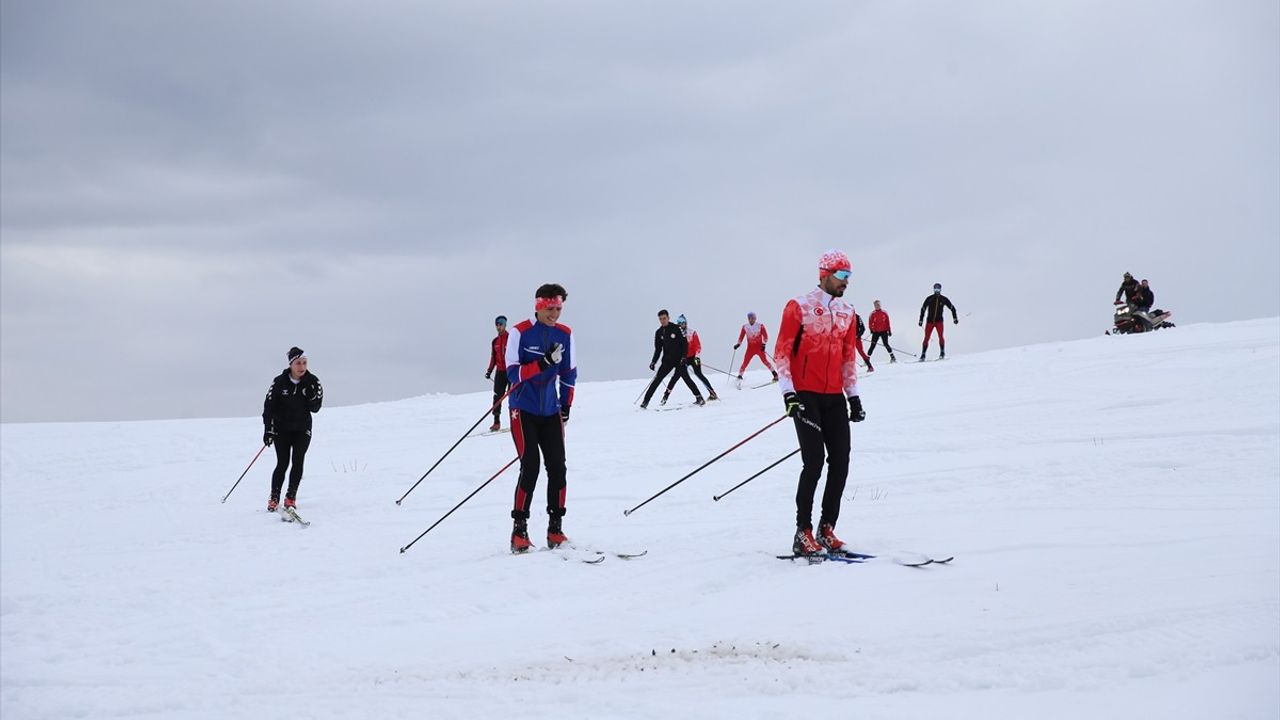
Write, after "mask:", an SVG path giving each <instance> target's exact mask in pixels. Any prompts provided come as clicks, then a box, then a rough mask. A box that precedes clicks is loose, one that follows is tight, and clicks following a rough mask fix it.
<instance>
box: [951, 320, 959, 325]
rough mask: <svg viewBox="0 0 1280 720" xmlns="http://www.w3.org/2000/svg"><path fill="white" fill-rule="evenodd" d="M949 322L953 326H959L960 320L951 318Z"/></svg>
mask: <svg viewBox="0 0 1280 720" xmlns="http://www.w3.org/2000/svg"><path fill="white" fill-rule="evenodd" d="M951 322H952V323H953V324H955V325H959V324H960V318H951Z"/></svg>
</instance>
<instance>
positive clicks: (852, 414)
mask: <svg viewBox="0 0 1280 720" xmlns="http://www.w3.org/2000/svg"><path fill="white" fill-rule="evenodd" d="M866 419H867V413H866V412H865V411H864V410H863V409H862V398H860V397H858V396H857V395H854V396H853V397H851V398H849V422H862V421H863V420H866Z"/></svg>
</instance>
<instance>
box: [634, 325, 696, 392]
mask: <svg viewBox="0 0 1280 720" xmlns="http://www.w3.org/2000/svg"><path fill="white" fill-rule="evenodd" d="M688 354H689V340H688V338H686V337H685V336H684V330H681V329H680V326H679V325H676V324H675V323H673V322H671V314H670V313H668V312H667V311H666V310H659V311H658V329H657V330H655V331H654V333H653V359H652V360H650V361H649V369H650V370H652V369H654V368H655V367H657V366H658V358H659V357H661V358H662V366H661V367H658V372H657V374H655V375H654V376H653V381H652V382H650V383H649V387H648V389H646V390H645V391H644V402H641V403H640V408H641V409H642V410H643V409H647V408H648V407H649V401H650V400H652V399H653V394H654V393H655V392H657V390H658V386H659V385H661V384H662V380H663V379H664V378H666V377H667V373H670V372H675V374H676V377H678V378H680V379H681V380H684V384H685V385H688V386H689V392H691V393H693V401H694V402H695V403H696V404H698V405H706V404H707V401H706V400H703V399H702V393H700V392H698V386H697V385H694V384H693V381H692V380H690V379H689V373H688V372H685V364H684V360H685V358H686V357H687V356H688Z"/></svg>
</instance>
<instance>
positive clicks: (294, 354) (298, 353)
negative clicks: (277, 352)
mask: <svg viewBox="0 0 1280 720" xmlns="http://www.w3.org/2000/svg"><path fill="white" fill-rule="evenodd" d="M305 354H306V353H304V352H303V351H302V348H300V347H298V346H296V345H295V346H293V347H291V348H289V364H290V365H292V364H293V361H294V360H297V359H298V358H300V357H302V356H303V355H305Z"/></svg>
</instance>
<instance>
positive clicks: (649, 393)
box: [643, 360, 702, 405]
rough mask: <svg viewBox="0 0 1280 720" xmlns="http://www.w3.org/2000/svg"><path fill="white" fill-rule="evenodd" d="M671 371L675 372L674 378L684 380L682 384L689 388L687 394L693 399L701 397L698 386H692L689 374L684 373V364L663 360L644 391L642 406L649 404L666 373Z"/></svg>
mask: <svg viewBox="0 0 1280 720" xmlns="http://www.w3.org/2000/svg"><path fill="white" fill-rule="evenodd" d="M672 370H675V371H676V378H679V379H681V380H684V384H685V385H688V386H689V392H691V393H693V396H694V397H702V393H700V392H698V386H697V385H694V384H693V381H692V380H690V379H689V373H687V372H685V369H684V363H680V362H673V363H669V362H667V361H666V360H663V361H662V365H660V366H658V374H657V375H654V376H653V382H651V383H649V389H648V390H645V391H644V403H643V404H644V405H648V404H649V401H650V400H652V399H653V394H654V393H655V392H657V390H658V386H659V385H661V384H662V381H663V380H665V379H666V377H667V373H669V372H671V371H672Z"/></svg>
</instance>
